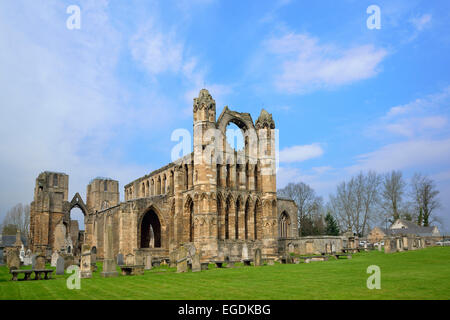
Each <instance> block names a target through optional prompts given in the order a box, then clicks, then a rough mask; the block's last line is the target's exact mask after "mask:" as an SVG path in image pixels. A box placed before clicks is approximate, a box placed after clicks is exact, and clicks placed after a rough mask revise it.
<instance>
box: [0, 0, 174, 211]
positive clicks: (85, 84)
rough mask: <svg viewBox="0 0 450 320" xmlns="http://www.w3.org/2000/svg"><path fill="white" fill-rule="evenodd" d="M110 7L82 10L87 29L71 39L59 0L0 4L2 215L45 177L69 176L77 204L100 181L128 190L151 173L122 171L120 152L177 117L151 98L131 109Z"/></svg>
mask: <svg viewBox="0 0 450 320" xmlns="http://www.w3.org/2000/svg"><path fill="white" fill-rule="evenodd" d="M107 5H108V3H107V1H95V2H92V1H81V2H80V7H81V8H82V10H81V14H82V24H81V29H80V30H68V29H67V28H66V21H65V19H67V17H68V15H66V11H65V9H66V8H65V7H64V5H63V4H61V2H60V1H46V2H45V3H37V2H36V3H35V2H29V1H3V2H0V60H1V61H2V63H1V64H0V86H1V87H2V91H1V93H0V99H1V103H0V118H1V119H2V120H3V122H2V126H0V134H1V136H2V137H3V138H2V139H0V153H1V154H2V156H1V157H0V209H1V210H3V211H4V210H5V209H6V208H7V207H9V206H12V205H14V204H15V203H17V202H28V201H31V200H32V195H33V186H34V180H35V178H36V177H37V175H38V174H39V173H40V172H41V171H44V170H52V171H61V172H66V173H67V174H69V176H70V190H69V191H70V194H71V195H72V194H73V193H74V192H76V191H79V192H81V193H82V194H83V192H84V190H85V189H86V185H87V183H88V182H89V180H90V179H91V178H93V177H95V176H99V175H100V176H109V177H111V178H114V179H119V181H120V182H121V183H124V182H128V181H130V180H131V179H134V178H136V177H138V176H141V175H142V173H144V172H146V171H147V170H148V169H149V168H148V167H147V168H143V167H141V166H140V165H135V164H131V165H130V164H128V165H126V166H124V165H123V158H124V155H123V154H122V152H121V148H122V147H123V146H124V145H125V144H126V141H128V140H129V139H130V138H131V137H132V135H133V133H134V132H136V130H141V129H142V128H144V127H145V129H146V131H145V133H146V136H149V132H148V131H149V130H148V127H149V124H150V122H151V128H152V130H151V131H152V132H157V130H155V129H158V128H161V127H162V126H163V124H164V125H165V126H167V123H168V121H169V117H168V115H169V114H172V115H173V113H174V112H173V111H171V106H170V105H169V104H167V103H166V104H164V105H165V108H158V107H159V106H160V104H161V101H164V99H163V98H161V97H159V96H152V95H153V93H148V95H149V96H152V99H149V100H148V101H150V103H149V102H148V101H147V102H146V105H145V107H142V106H136V105H130V104H129V103H127V97H128V92H127V91H126V90H125V89H123V87H122V86H121V84H120V82H119V80H118V79H117V78H116V76H117V75H116V66H117V61H118V59H119V55H120V51H121V47H122V43H121V33H120V32H119V31H117V30H116V29H114V28H113V27H112V23H111V21H109V16H108V15H107V13H106V12H107V9H108V8H107ZM11 12H16V13H17V12H20V14H17V15H14V16H11V15H10V14H9V13H11ZM153 119H158V121H154V120H153ZM127 129H132V130H129V131H128V130H127ZM69 196H70V195H69Z"/></svg>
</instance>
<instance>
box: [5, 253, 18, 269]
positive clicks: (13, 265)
mask: <svg viewBox="0 0 450 320" xmlns="http://www.w3.org/2000/svg"><path fill="white" fill-rule="evenodd" d="M6 260H7V265H8V268H9V269H10V270H15V269H19V268H20V257H19V250H17V249H15V248H9V250H8V251H7V254H6Z"/></svg>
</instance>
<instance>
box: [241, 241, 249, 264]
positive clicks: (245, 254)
mask: <svg viewBox="0 0 450 320" xmlns="http://www.w3.org/2000/svg"><path fill="white" fill-rule="evenodd" d="M242 260H248V247H247V243H244V244H243V245H242Z"/></svg>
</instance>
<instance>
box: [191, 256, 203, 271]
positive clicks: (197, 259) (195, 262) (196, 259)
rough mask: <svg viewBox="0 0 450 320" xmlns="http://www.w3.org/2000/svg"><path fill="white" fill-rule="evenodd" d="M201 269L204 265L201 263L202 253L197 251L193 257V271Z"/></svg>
mask: <svg viewBox="0 0 450 320" xmlns="http://www.w3.org/2000/svg"><path fill="white" fill-rule="evenodd" d="M199 271H202V265H201V263H200V255H199V254H198V253H196V254H194V256H193V257H192V272H199Z"/></svg>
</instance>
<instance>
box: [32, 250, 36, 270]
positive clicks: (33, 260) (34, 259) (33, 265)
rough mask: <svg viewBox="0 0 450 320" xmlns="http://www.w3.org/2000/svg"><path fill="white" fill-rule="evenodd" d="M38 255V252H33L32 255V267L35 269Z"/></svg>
mask: <svg viewBox="0 0 450 320" xmlns="http://www.w3.org/2000/svg"><path fill="white" fill-rule="evenodd" d="M36 257H37V254H35V253H34V254H32V255H31V269H35V268H34V267H35V266H36Z"/></svg>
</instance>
